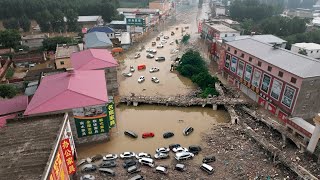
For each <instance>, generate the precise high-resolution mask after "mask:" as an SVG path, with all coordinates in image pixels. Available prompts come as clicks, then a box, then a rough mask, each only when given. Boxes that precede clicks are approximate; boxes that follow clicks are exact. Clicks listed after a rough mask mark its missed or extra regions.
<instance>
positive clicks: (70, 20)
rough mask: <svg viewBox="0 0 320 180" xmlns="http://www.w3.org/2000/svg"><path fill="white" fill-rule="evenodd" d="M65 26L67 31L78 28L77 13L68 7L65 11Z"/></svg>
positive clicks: (74, 30) (73, 30)
mask: <svg viewBox="0 0 320 180" xmlns="http://www.w3.org/2000/svg"><path fill="white" fill-rule="evenodd" d="M66 18H67V26H68V31H69V32H76V31H78V30H79V25H78V14H77V12H76V11H74V10H73V9H68V10H67V12H66Z"/></svg>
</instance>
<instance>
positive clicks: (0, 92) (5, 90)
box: [0, 84, 18, 98]
mask: <svg viewBox="0 0 320 180" xmlns="http://www.w3.org/2000/svg"><path fill="white" fill-rule="evenodd" d="M17 93H18V90H17V88H16V87H15V86H13V85H9V84H3V85H0V97H2V98H13V97H14V96H15V95H17Z"/></svg>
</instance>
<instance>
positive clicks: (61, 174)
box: [49, 146, 70, 180]
mask: <svg viewBox="0 0 320 180" xmlns="http://www.w3.org/2000/svg"><path fill="white" fill-rule="evenodd" d="M49 180H70V178H69V175H68V170H67V166H66V164H65V161H64V157H63V152H62V148H61V146H59V149H58V151H57V154H56V156H55V159H54V161H53V167H52V169H51V173H50V176H49Z"/></svg>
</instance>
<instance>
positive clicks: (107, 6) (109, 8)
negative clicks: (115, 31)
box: [100, 1, 117, 22]
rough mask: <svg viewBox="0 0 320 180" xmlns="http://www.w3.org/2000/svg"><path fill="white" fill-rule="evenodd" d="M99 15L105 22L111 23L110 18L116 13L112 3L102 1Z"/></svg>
mask: <svg viewBox="0 0 320 180" xmlns="http://www.w3.org/2000/svg"><path fill="white" fill-rule="evenodd" d="M100 14H101V16H102V19H103V20H104V21H105V22H111V20H112V17H113V16H114V15H116V14H117V11H116V8H115V6H114V5H113V4H112V2H108V1H104V2H102V3H101V6H100Z"/></svg>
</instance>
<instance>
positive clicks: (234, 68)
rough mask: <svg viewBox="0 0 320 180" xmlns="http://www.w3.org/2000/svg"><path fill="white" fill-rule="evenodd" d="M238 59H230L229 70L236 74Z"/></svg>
mask: <svg viewBox="0 0 320 180" xmlns="http://www.w3.org/2000/svg"><path fill="white" fill-rule="evenodd" d="M237 62H238V59H237V58H236V57H232V59H231V68H230V70H231V71H232V72H234V73H236V69H237Z"/></svg>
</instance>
